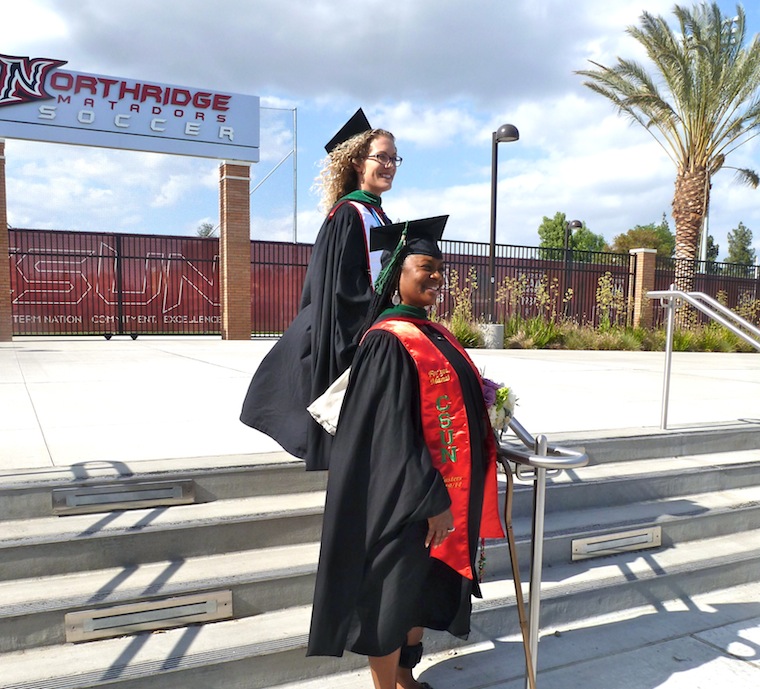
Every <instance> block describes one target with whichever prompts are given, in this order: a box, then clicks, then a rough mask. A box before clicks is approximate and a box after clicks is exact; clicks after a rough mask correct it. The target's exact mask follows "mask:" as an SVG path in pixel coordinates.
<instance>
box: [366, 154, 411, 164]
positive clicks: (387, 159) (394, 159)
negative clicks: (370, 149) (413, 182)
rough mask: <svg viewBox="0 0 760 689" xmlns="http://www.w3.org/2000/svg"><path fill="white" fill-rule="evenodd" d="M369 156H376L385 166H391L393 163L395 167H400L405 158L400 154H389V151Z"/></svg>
mask: <svg viewBox="0 0 760 689" xmlns="http://www.w3.org/2000/svg"><path fill="white" fill-rule="evenodd" d="M367 158H374V159H375V160H376V161H377V162H378V163H380V165H382V166H383V167H390V166H391V163H393V165H394V166H395V167H398V166H399V165H401V161H402V160H403V158H399V157H398V156H389V155H388V154H387V153H373V154H372V155H369V156H367Z"/></svg>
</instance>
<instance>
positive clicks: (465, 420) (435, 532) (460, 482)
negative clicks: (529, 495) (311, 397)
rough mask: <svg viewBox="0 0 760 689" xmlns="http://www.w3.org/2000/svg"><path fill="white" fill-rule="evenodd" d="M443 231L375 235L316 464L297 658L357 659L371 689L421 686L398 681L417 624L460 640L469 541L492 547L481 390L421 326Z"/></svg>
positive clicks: (466, 367)
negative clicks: (370, 304) (317, 504)
mask: <svg viewBox="0 0 760 689" xmlns="http://www.w3.org/2000/svg"><path fill="white" fill-rule="evenodd" d="M445 220H446V218H445V216H444V217H443V218H435V219H432V220H431V221H430V222H428V221H415V223H420V225H419V226H418V227H415V226H414V225H415V223H410V224H409V228H408V231H407V236H406V237H404V236H403V235H402V240H401V242H398V236H399V233H400V229H399V228H400V226H395V225H394V226H389V227H385V228H380V229H378V230H375V233H374V234H375V235H378V236H379V235H381V234H383V233H385V232H386V231H388V232H389V233H390V243H389V244H387V246H386V248H392V247H396V253H395V255H394V256H392V257H390V259H389V262H388V264H387V265H386V267H385V268H384V269H383V273H382V274H381V277H380V281H379V283H378V285H377V297H376V304H375V306H376V307H377V309H375V308H373V311H374V312H375V313H377V312H379V311H381V310H382V314H381V315H380V317H379V319H378V320H377V321H376V322H375V324H374V326H373V327H372V328H371V329H369V331H368V332H367V334H366V336H365V337H364V339H363V341H362V344H361V345H360V347H359V349H358V352H357V355H356V358H355V359H354V362H353V364H352V369H351V377H350V381H349V385H348V389H347V391H346V397H345V400H344V403H343V408H342V412H341V419H340V423H339V425H338V429H337V432H336V435H335V439H334V442H333V445H332V453H331V458H330V474H329V476H328V488H327V502H326V506H325V516H324V526H323V531H322V546H321V551H320V559H319V568H318V572H317V581H316V587H315V594H314V607H313V613H312V623H311V631H310V635H309V648H308V654H309V655H333V656H340V655H342V653H343V651H344V649H345V650H351V651H353V652H356V653H360V654H363V655H367V656H369V663H370V670H371V673H372V676H373V681H374V683H375V687H377V689H386V687H389V688H390V687H392V688H393V689H395V687H396V686H397V683H398V685H399V686H402V687H405V688H407V689H418V688H419V687H423V686H425V685H424V684H420V683H418V682H417V681H416V680H414V679H413V677H412V668H413V667H414V665H415V664H416V663H417V662H419V659H420V657H421V654H422V644H421V640H422V635H423V628H424V627H428V628H433V629H442V630H443V629H445V630H448V631H449V632H450V633H452V634H454V635H456V636H459V637H463V638H466V636H467V634H468V632H469V628H470V612H471V602H470V597H471V594H474V595H480V590H479V586H478V582H477V579H476V578H475V576H473V573H474V570H475V556H476V551H477V543H478V540H479V538H480V536H484V537H503V532H502V529H501V524H500V521H499V515H498V508H497V498H496V456H495V444H494V437H493V431H492V430H491V427H490V423H489V421H488V415H487V410H486V407H485V402H484V399H483V391H482V387H481V385H482V381H481V379H480V376H479V374H478V372H477V369H476V368H475V367H474V365H473V364H472V362H471V361H470V359H469V357H468V356H467V354H466V353H465V351H464V350H463V349H462V348H461V346H460V345H459V343H458V342H456V339H455V338H454V337H453V335H451V333H450V332H449V331H448V330H446V329H445V328H443V327H442V326H440V325H437V324H434V323H432V322H430V321H429V320H428V319H427V312H426V308H427V307H429V306H431V305H433V304H434V303H435V301H436V299H437V297H438V294H439V291H440V289H441V285H442V283H443V276H442V265H443V261H442V256H441V253H440V250H439V249H438V246H437V244H436V241H435V240H436V239H437V238H439V237H440V233H441V231H442V230H443V224H444V223H445ZM431 233H432V238H431V236H430V235H431ZM397 242H398V243H397ZM386 257H387V256H386ZM391 295H393V297H391ZM392 303H393V304H394V305H393V306H392ZM387 307H390V308H387Z"/></svg>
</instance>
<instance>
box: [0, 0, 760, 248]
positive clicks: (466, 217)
mask: <svg viewBox="0 0 760 689" xmlns="http://www.w3.org/2000/svg"><path fill="white" fill-rule="evenodd" d="M721 6H722V7H723V8H724V11H726V12H730V13H731V14H733V6H734V4H733V3H732V2H728V1H727V0H721ZM252 7H255V11H254V10H253V9H252ZM646 7H647V10H648V11H650V12H652V13H655V14H664V15H666V16H668V15H670V12H671V7H672V0H650V1H649V2H648V3H647V5H646ZM641 11H642V6H641V3H640V2H639V0H616V2H601V0H578V2H575V3H572V6H570V5H568V3H567V2H566V0H510V1H509V2H495V1H494V0H470V2H468V3H462V2H461V0H413V1H410V2H405V3H396V4H394V5H393V7H392V8H389V6H388V3H387V2H381V1H380V0H366V1H365V2H363V3H362V9H361V11H356V3H355V2H353V1H349V0H329V1H328V0H316V1H315V0H292V1H291V2H290V3H289V4H288V6H287V9H286V10H285V11H284V10H283V5H282V3H281V2H279V0H277V1H275V0H258V1H257V2H256V3H255V5H253V4H252V3H250V1H249V0H228V1H227V2H226V3H224V4H222V5H214V4H213V3H208V2H207V1H206V0H182V1H181V2H180V0H165V1H164V2H162V3H154V2H152V1H151V2H149V1H148V0H131V1H130V2H129V3H111V2H103V1H102V0H78V2H76V3H73V2H65V1H64V0H49V1H42V0H25V1H24V3H18V4H17V5H14V9H13V10H6V11H5V12H4V14H3V23H2V26H0V39H2V41H3V46H4V48H3V52H4V53H6V54H15V55H29V56H45V57H51V58H58V59H63V60H68V67H69V68H70V69H73V70H76V71H82V72H96V73H101V74H111V75H115V76H126V77H133V78H144V79H152V80H155V81H158V82H162V83H172V84H185V85H197V86H204V87H213V88H216V89H222V90H229V91H232V92H239V93H249V94H258V95H260V96H261V98H262V106H264V109H263V110H262V116H261V144H262V146H261V162H260V163H259V164H257V165H254V166H252V169H251V175H252V180H253V183H252V188H254V187H255V186H257V185H259V184H260V183H262V181H263V180H264V179H265V178H267V176H268V175H269V174H270V173H271V176H270V177H268V178H267V179H266V181H265V182H263V184H261V186H260V187H259V188H257V190H256V191H255V192H254V193H253V194H252V196H251V214H252V236H253V237H258V238H278V239H282V240H284V241H288V240H289V239H291V238H292V234H293V227H292V226H293V223H292V193H293V192H292V186H291V184H292V178H293V166H292V164H291V160H290V159H289V158H286V157H287V156H288V153H289V151H290V150H292V144H293V127H292V119H293V113H292V108H297V116H298V156H297V158H296V161H295V162H296V163H297V169H298V190H299V194H298V196H299V199H298V239H299V240H300V241H311V240H313V238H314V236H316V232H317V230H318V228H319V225H320V224H321V216H320V215H319V213H318V212H317V211H316V206H317V199H316V197H315V196H314V195H313V194H311V193H309V189H310V187H311V184H312V181H313V178H314V176H315V175H316V173H317V167H316V164H317V161H318V160H319V159H320V158H321V156H322V155H323V154H324V150H323V149H322V145H323V142H324V141H326V140H327V139H328V138H329V137H330V136H331V135H332V134H333V133H334V131H335V130H336V129H337V127H338V126H339V125H340V124H341V123H342V121H343V119H344V118H345V117H347V116H348V115H349V114H351V112H353V110H355V109H356V107H357V106H359V105H362V106H364V107H365V110H366V111H367V112H368V114H369V115H370V120H371V122H372V123H373V124H374V125H375V126H382V127H386V128H388V129H391V131H393V132H394V133H395V134H396V136H397V138H398V145H399V152H400V155H402V156H403V157H404V164H403V166H402V167H401V168H400V169H399V173H398V176H397V179H396V183H395V185H394V189H393V190H392V191H391V192H390V193H389V194H388V195H387V199H386V201H385V205H386V207H387V208H388V211H389V213H390V214H391V216H392V217H394V218H402V217H420V216H423V215H432V214H436V215H437V214H441V213H449V214H450V216H451V219H450V221H449V225H448V228H447V236H448V237H450V238H461V239H477V240H481V241H487V236H488V229H489V227H488V226H489V218H490V174H491V167H490V166H491V138H490V137H491V132H492V131H493V130H494V129H495V128H496V127H498V126H499V125H500V124H502V123H504V122H510V123H512V124H515V125H516V126H517V127H518V128H519V130H520V140H519V141H518V142H515V143H511V144H501V145H500V147H499V160H500V163H499V185H498V234H497V236H498V239H499V241H504V242H514V243H522V244H534V243H535V242H536V240H537V237H536V234H535V233H536V228H537V227H538V224H539V223H540V222H541V219H542V217H543V216H545V215H547V216H551V215H553V214H554V213H555V212H557V211H562V212H565V213H566V214H567V215H568V217H575V218H578V219H581V220H584V221H585V222H586V223H587V225H588V227H589V228H590V229H591V230H592V231H594V232H599V233H603V234H604V235H605V237H606V238H607V239H608V240H611V239H612V238H613V236H614V235H615V234H618V233H620V232H625V231H626V230H627V229H629V228H630V227H632V226H633V225H635V224H646V223H649V222H658V221H659V219H660V218H661V216H662V213H663V211H666V212H668V213H669V211H670V203H671V199H672V192H673V181H674V178H675V170H674V168H673V164H672V162H671V161H670V160H669V159H668V158H667V156H666V154H665V153H664V152H663V151H662V150H661V149H660V148H659V147H658V146H657V145H656V144H655V143H654V142H653V141H652V139H651V137H649V136H648V135H647V133H646V132H645V131H643V130H642V129H641V127H640V126H638V125H631V124H629V123H628V122H627V121H626V120H625V119H624V118H622V117H619V116H618V115H616V114H615V112H614V110H613V108H612V106H611V105H610V104H608V103H607V102H606V101H605V100H604V99H602V98H601V97H599V96H597V95H595V94H593V93H592V92H591V91H590V90H589V89H587V88H585V87H584V86H583V84H582V79H581V78H580V77H579V76H577V75H575V74H574V71H575V70H578V69H584V68H586V67H588V64H589V63H588V60H589V59H593V60H596V61H600V62H602V63H605V64H610V63H612V62H613V61H614V60H615V58H616V56H618V55H624V56H627V57H634V58H636V59H643V55H642V52H641V50H640V48H639V47H638V44H637V43H636V42H635V41H634V40H633V39H632V38H630V36H628V35H627V34H626V33H625V27H626V26H628V25H630V24H634V23H636V22H637V20H638V18H639V16H640V14H641ZM747 12H748V13H749V14H750V22H752V23H753V25H754V26H755V27H757V25H758V16H757V11H756V10H755V8H754V7H750V8H747ZM753 15H754V16H753ZM757 152H758V150H757V146H756V145H755V144H754V142H753V143H752V144H749V145H747V146H746V147H744V148H743V149H740V150H739V151H737V152H736V153H735V154H734V155H733V156H732V158H731V160H730V161H729V164H732V165H739V166H747V167H754V168H758V167H760V165H758V163H757ZM6 155H7V160H6V164H7V180H8V181H7V185H8V199H9V200H8V210H9V219H10V222H11V223H12V224H13V225H16V226H20V225H27V226H29V225H31V226H34V227H66V228H79V229H103V230H113V229H128V230H130V231H143V232H163V233H177V234H179V233H184V234H193V233H194V232H195V228H197V226H198V225H199V224H200V223H201V222H203V221H204V219H209V218H210V219H211V220H209V221H210V222H214V223H216V222H218V217H217V216H218V163H217V162H215V161H206V160H199V159H188V158H178V157H171V156H161V155H156V154H147V153H146V154H141V153H130V152H117V151H105V150H98V149H86V148H77V147H69V146H57V145H53V144H34V143H24V142H19V141H8V142H7V145H6ZM283 161H284V162H283ZM278 164H280V166H279V168H278V169H277V170H274V168H275V166H277V165H278ZM731 177H732V175H731V173H730V171H726V172H723V173H721V174H720V175H718V176H717V177H716V178H715V183H714V187H713V192H712V208H711V215H710V227H711V231H713V233H714V235H715V237H716V241H718V242H719V243H720V244H721V250H722V251H723V250H724V248H725V246H726V241H725V235H726V233H727V232H728V231H729V230H730V229H732V228H733V227H735V226H736V225H737V224H738V222H739V220H742V221H743V222H744V223H745V224H746V225H747V226H748V227H750V228H754V231H755V234H756V235H757V236H760V210H758V209H760V204H758V194H760V191H752V190H749V189H747V188H745V187H741V186H738V185H735V184H731V183H730V182H731Z"/></svg>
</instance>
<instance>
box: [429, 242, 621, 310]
mask: <svg viewBox="0 0 760 689" xmlns="http://www.w3.org/2000/svg"><path fill="white" fill-rule="evenodd" d="M441 248H442V249H443V251H444V254H445V258H446V264H447V266H448V271H447V287H448V289H447V290H446V291H445V296H444V301H443V304H442V307H441V314H442V316H443V317H444V318H446V317H448V316H450V315H451V313H452V311H453V309H454V308H455V305H456V299H457V295H460V296H461V297H463V298H466V297H467V296H470V301H471V303H472V308H473V315H474V316H475V317H476V318H479V319H486V318H488V316H489V315H490V314H491V302H492V301H493V316H494V321H495V322H504V321H505V320H507V319H509V318H514V317H515V316H518V317H520V318H524V319H528V318H531V317H535V316H539V317H542V318H545V319H548V320H554V321H558V320H562V319H572V320H575V321H576V322H578V323H583V324H593V325H599V323H600V322H604V321H606V320H609V322H610V323H619V324H621V325H625V324H626V323H627V322H628V320H629V317H630V315H629V310H628V303H629V296H630V295H632V294H633V289H634V282H633V281H634V270H633V262H632V261H633V259H632V258H631V257H630V255H628V254H610V253H603V252H597V251H575V250H568V251H565V250H564V249H547V248H540V247H529V246H516V245H510V244H500V245H497V246H496V251H495V254H494V274H495V280H494V283H493V286H492V285H491V280H490V266H489V245H488V244H487V243H481V242H459V241H447V240H444V241H442V242H441Z"/></svg>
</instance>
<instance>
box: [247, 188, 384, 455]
mask: <svg viewBox="0 0 760 689" xmlns="http://www.w3.org/2000/svg"><path fill="white" fill-rule="evenodd" d="M380 213H381V214H382V211H380ZM372 295H373V292H372V284H371V280H370V276H369V264H368V258H367V245H366V238H365V230H364V224H363V223H362V220H361V218H360V216H359V213H358V211H357V210H356V208H354V206H352V205H351V204H350V203H347V202H343V203H339V205H338V207H337V209H334V212H333V213H331V214H330V215H328V217H327V219H326V220H325V222H324V223H323V225H322V228H321V229H320V231H319V234H318V236H317V239H316V241H315V243H314V249H313V251H312V256H311V260H310V261H309V267H308V268H307V270H306V279H305V281H304V287H303V292H302V294H301V304H300V307H299V311H298V315H297V316H296V318H295V319H294V320H293V322H292V323H291V324H290V326H289V327H288V329H287V330H286V331H285V333H284V334H283V336H282V337H281V338H280V339H279V340H278V341H277V343H276V344H275V345H274V347H273V348H272V349H271V350H270V352H269V354H267V356H266V357H265V358H264V360H263V361H262V362H261V364H260V366H259V368H258V369H257V371H256V373H255V374H254V376H253V379H252V380H251V383H250V386H249V388H248V392H247V394H246V396H245V400H244V402H243V409H242V413H241V415H240V420H241V421H242V422H243V423H245V424H247V425H249V426H251V427H253V428H255V429H257V430H259V431H262V432H263V433H266V434H267V435H268V436H270V437H272V438H274V440H276V441H277V442H278V443H279V444H280V445H281V446H282V447H283V448H284V449H285V450H286V451H287V452H289V453H290V454H292V455H294V456H296V457H300V458H301V459H304V460H305V461H306V469H307V470H316V469H326V468H327V461H328V454H329V446H330V442H331V440H332V436H330V435H329V434H328V433H327V432H326V431H324V430H323V429H322V427H321V426H320V425H319V424H317V423H316V422H315V421H314V420H313V419H312V417H311V416H310V415H309V413H308V412H307V411H306V407H307V406H308V405H309V404H311V403H312V402H313V401H314V400H315V399H316V398H317V397H319V395H321V394H322V393H323V392H324V391H325V390H326V389H327V388H328V386H329V385H330V384H331V383H332V382H333V381H334V380H335V379H336V378H338V376H340V374H341V373H343V371H345V370H346V369H347V368H348V367H349V365H350V364H351V360H352V359H353V356H354V352H355V351H356V346H357V342H356V335H357V333H358V332H359V330H360V328H361V327H362V325H363V323H364V319H365V317H366V314H367V312H368V310H369V305H370V302H371V300H372Z"/></svg>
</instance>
